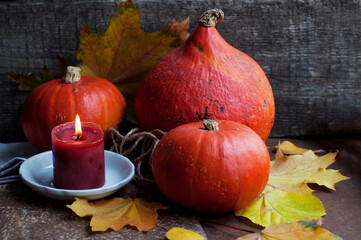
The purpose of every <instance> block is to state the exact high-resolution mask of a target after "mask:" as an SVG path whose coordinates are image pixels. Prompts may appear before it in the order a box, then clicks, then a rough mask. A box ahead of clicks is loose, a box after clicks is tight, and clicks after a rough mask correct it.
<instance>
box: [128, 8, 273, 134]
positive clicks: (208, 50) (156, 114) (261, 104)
mask: <svg viewBox="0 0 361 240" xmlns="http://www.w3.org/2000/svg"><path fill="white" fill-rule="evenodd" d="M221 20H223V12H222V11H221V10H219V9H216V10H210V11H208V12H206V13H205V14H204V15H203V16H202V18H201V20H200V22H199V25H198V26H197V27H196V28H195V29H194V31H193V32H192V34H191V35H190V37H189V38H188V40H187V41H186V42H185V43H184V44H183V45H181V46H180V47H178V48H176V49H174V50H172V51H171V52H169V53H168V54H167V55H165V56H164V57H163V58H162V59H161V60H160V61H159V62H158V63H157V64H156V65H155V66H154V67H153V68H152V69H151V70H150V72H149V73H148V74H147V76H146V77H145V79H144V80H143V82H142V83H141V85H140V88H139V90H138V93H137V97H136V101H135V113H136V118H137V122H138V125H139V127H140V128H142V129H145V130H150V129H156V128H159V129H163V130H167V131H168V130H171V129H173V128H175V127H176V126H179V125H181V124H184V123H190V122H195V121H199V120H202V119H205V118H209V119H225V120H232V121H237V122H240V123H243V124H245V125H247V126H249V127H250V128H252V129H253V130H254V131H255V132H256V133H257V134H258V135H259V136H261V138H262V139H263V140H266V139H267V137H268V136H269V134H270V132H271V129H272V126H273V122H274V114H275V106H274V99H273V93H272V88H271V85H270V84H269V81H268V79H267V77H266V75H265V74H264V72H263V70H262V69H261V67H260V66H259V65H258V64H257V63H256V62H255V61H254V60H253V59H252V58H251V57H249V56H248V55H246V54H245V53H243V52H241V51H239V50H237V49H236V48H234V47H232V46H231V45H229V44H228V43H227V42H226V41H225V40H224V39H223V38H222V37H221V35H220V34H219V33H218V31H217V29H216V28H215V24H216V22H217V21H221ZM149 120H151V121H149Z"/></svg>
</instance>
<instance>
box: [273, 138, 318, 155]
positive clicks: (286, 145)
mask: <svg viewBox="0 0 361 240" xmlns="http://www.w3.org/2000/svg"><path fill="white" fill-rule="evenodd" d="M277 148H278V149H280V150H281V151H282V153H283V154H302V153H305V152H307V151H309V149H305V148H300V147H297V146H295V145H294V144H293V143H291V142H290V141H282V142H281V144H279V145H278V147H277ZM313 152H314V153H320V152H324V150H321V149H320V150H313Z"/></svg>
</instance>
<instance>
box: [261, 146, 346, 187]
mask: <svg viewBox="0 0 361 240" xmlns="http://www.w3.org/2000/svg"><path fill="white" fill-rule="evenodd" d="M336 155H337V153H328V154H325V155H323V156H321V157H318V156H317V155H315V154H314V152H312V151H307V152H305V153H303V154H302V155H300V154H296V155H291V156H286V155H284V154H283V153H282V151H281V150H280V148H278V150H277V153H276V157H275V159H274V160H273V161H271V169H270V176H269V180H268V183H267V185H268V186H271V187H272V188H274V190H282V191H285V192H301V193H312V191H313V190H312V189H310V188H309V187H308V185H307V183H317V184H318V185H323V186H326V187H328V188H330V189H333V190H335V187H334V186H335V184H336V183H337V182H339V181H342V180H346V179H349V178H348V177H345V176H343V175H342V174H341V173H339V171H338V170H333V169H326V168H327V167H328V166H330V165H331V164H332V163H334V162H335V158H336Z"/></svg>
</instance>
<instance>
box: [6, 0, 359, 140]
mask: <svg viewBox="0 0 361 240" xmlns="http://www.w3.org/2000/svg"><path fill="white" fill-rule="evenodd" d="M133 1H134V4H135V5H136V6H137V7H138V8H139V9H140V10H141V11H142V14H143V15H142V24H141V27H142V29H143V30H145V31H148V32H150V31H155V30H158V29H160V28H162V27H164V26H166V25H167V24H168V23H169V22H170V21H171V20H172V19H173V18H176V19H177V20H178V21H180V20H183V19H184V18H186V17H187V16H190V29H191V30H192V29H193V28H194V26H195V25H196V23H197V21H198V19H199V16H200V15H201V14H202V13H203V12H204V11H205V10H208V9H210V8H215V7H218V8H222V9H223V11H224V13H225V21H224V22H223V23H221V24H218V26H217V28H218V30H219V32H220V33H221V35H222V36H223V37H224V38H225V40H226V41H227V42H228V43H230V44H231V45H233V46H235V47H236V48H238V49H239V50H241V51H243V52H245V53H246V54H248V55H250V56H251V57H252V58H254V59H255V60H256V61H257V62H258V63H259V64H260V66H261V67H262V68H263V69H264V71H265V73H266V75H267V77H268V78H269V80H270V83H271V85H272V87H273V91H274V96H275V103H276V121H275V125H274V128H273V130H272V133H271V136H274V137H276V136H277V137H279V136H305V135H326V134H327V135H329V134H349V133H361V86H360V82H361V46H360V45H361V41H360V39H361V14H360V13H361V1H360V0H358V1H356V0H354V1H351V0H349V1H344V0H318V1H314V0H258V1H249V0H213V1H206V0H195V1H194V0H133ZM117 3H118V1H111V0H78V1H70V0H67V1H49V0H48V1H41V0H30V1H24V0H22V1H20V0H19V1H16V0H14V1H0V36H1V37H0V102H1V105H0V106H1V107H0V141H1V142H11V141H20V140H25V138H24V136H23V133H22V130H21V125H20V110H21V106H22V103H23V102H24V100H25V98H26V96H27V94H28V93H27V92H19V91H18V90H17V85H16V84H15V83H12V82H11V81H10V79H8V78H7V77H6V76H5V74H6V72H9V71H17V72H33V73H36V74H40V73H41V72H42V68H43V66H44V65H46V66H47V67H48V68H49V69H50V70H51V71H52V72H56V71H57V55H58V54H61V55H63V56H64V57H66V58H68V59H70V62H71V63H73V64H75V63H76V59H75V57H74V55H75V50H76V49H77V44H78V42H79V38H80V30H81V28H82V24H83V23H84V22H85V23H86V24H87V25H88V26H89V27H90V28H91V29H93V30H94V31H95V32H102V31H104V30H105V28H106V26H107V24H108V20H109V16H110V14H111V13H113V12H114V11H115V9H116V6H117Z"/></svg>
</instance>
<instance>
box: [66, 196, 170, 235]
mask: <svg viewBox="0 0 361 240" xmlns="http://www.w3.org/2000/svg"><path fill="white" fill-rule="evenodd" d="M67 207H68V208H70V209H71V210H73V211H74V212H75V213H76V214H77V215H78V216H80V217H85V216H92V219H91V221H90V226H91V228H92V231H106V230H107V229H113V230H115V231H117V230H119V229H122V228H123V227H124V226H126V225H130V226H134V227H136V228H137V229H138V230H139V231H149V230H151V229H152V228H154V226H155V224H156V223H157V221H158V214H157V210H159V209H167V207H165V206H163V205H162V204H161V203H157V202H147V201H145V200H144V199H141V198H136V199H134V200H133V199H131V198H127V199H122V198H113V199H110V200H104V199H102V200H99V201H95V202H88V200H85V199H79V198H75V201H74V202H73V203H72V204H71V205H67Z"/></svg>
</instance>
